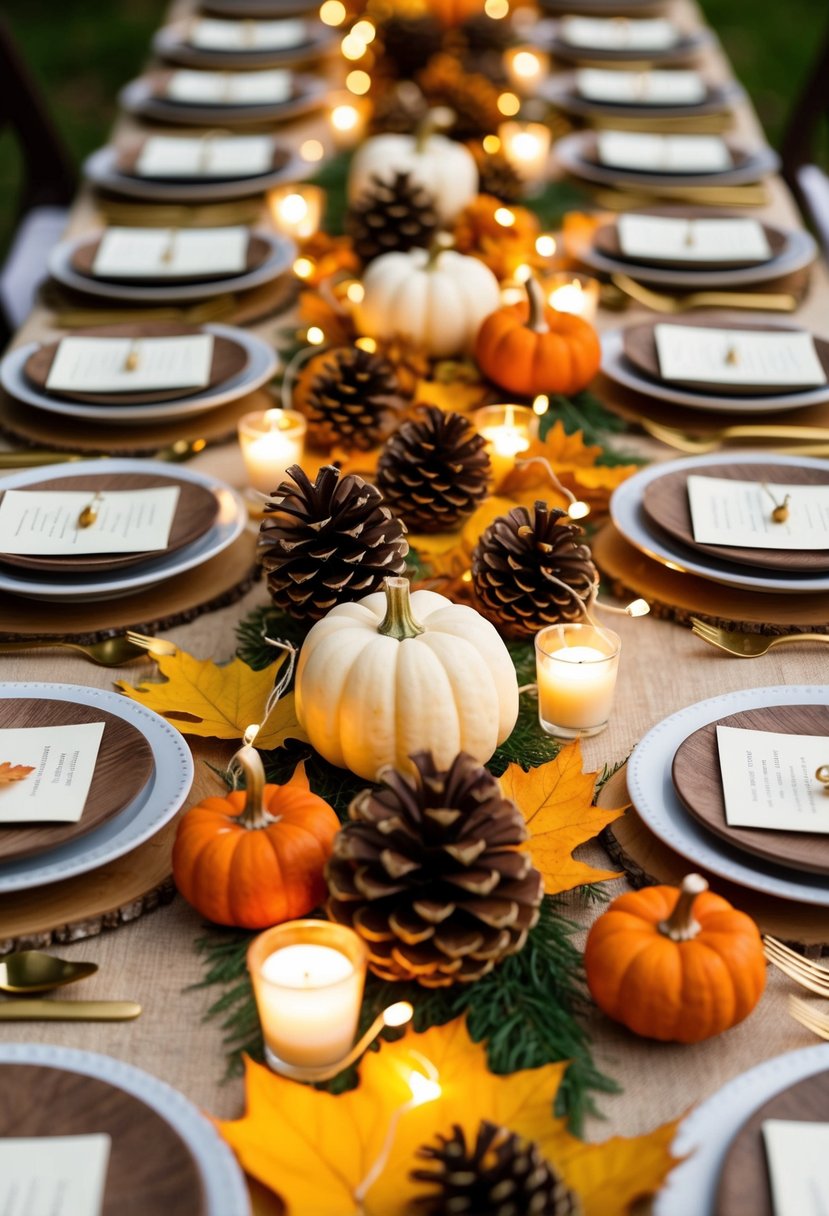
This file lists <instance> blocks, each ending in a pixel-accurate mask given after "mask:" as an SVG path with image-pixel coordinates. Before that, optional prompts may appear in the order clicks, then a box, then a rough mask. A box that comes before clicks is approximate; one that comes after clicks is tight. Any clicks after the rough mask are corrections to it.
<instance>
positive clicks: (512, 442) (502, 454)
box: [473, 405, 537, 486]
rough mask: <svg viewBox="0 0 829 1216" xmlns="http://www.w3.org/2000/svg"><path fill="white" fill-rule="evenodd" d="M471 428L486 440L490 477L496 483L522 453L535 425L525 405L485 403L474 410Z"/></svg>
mask: <svg viewBox="0 0 829 1216" xmlns="http://www.w3.org/2000/svg"><path fill="white" fill-rule="evenodd" d="M473 422H474V424H475V429H476V430H477V431H478V433H479V434H480V435H481V436H482V438H484V439H485V440H486V444H487V451H488V453H489V460H490V465H491V468H492V480H493V483H494V485H496V486H499V485H500V484H501V482H502V481H503V480H504V478H505V477H506V476H507V474H508V473H510V472H511V471H512V469H513V468H514V467H515V460H516V457H517V456H519V455H520V454H521V453H522V452H526V450H527V448H528V447H529V446H530V443H531V441H532V437H533V434H534V432H535V428H536V425H537V424H536V419H535V415H534V414H533V412H532V410H530V409H527V407H526V406H525V405H485V406H483V408H482V409H479V410H476V411H475V415H474V418H473Z"/></svg>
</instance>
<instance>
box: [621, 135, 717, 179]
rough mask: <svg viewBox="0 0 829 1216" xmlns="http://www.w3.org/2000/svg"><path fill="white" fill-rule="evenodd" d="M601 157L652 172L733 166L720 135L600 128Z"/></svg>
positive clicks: (714, 169) (713, 171)
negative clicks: (649, 133) (654, 133)
mask: <svg viewBox="0 0 829 1216" xmlns="http://www.w3.org/2000/svg"><path fill="white" fill-rule="evenodd" d="M597 145H598V152H599V161H600V163H601V164H603V165H606V166H607V167H608V168H613V169H635V170H639V171H642V172H650V173H720V172H723V171H724V170H725V169H731V168H732V167H733V163H734V162H733V160H732V158H731V153H730V151H729V150H728V145H727V144H726V143H725V142H724V140H722V139H720V137H719V136H718V135H648V134H645V133H643V132H639V131H600V132H599V134H598V137H597Z"/></svg>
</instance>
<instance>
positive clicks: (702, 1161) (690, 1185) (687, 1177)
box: [653, 1043, 829, 1216]
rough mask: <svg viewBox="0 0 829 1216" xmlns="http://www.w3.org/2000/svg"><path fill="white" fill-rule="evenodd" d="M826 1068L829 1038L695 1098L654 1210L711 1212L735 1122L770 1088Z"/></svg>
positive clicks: (662, 1215)
mask: <svg viewBox="0 0 829 1216" xmlns="http://www.w3.org/2000/svg"><path fill="white" fill-rule="evenodd" d="M827 1068H829V1043H823V1044H816V1045H815V1046H814V1047H801V1048H800V1050H799V1051H787V1052H786V1053H785V1054H784V1055H782V1056H774V1057H773V1058H772V1059H771V1060H765V1061H764V1062H763V1063H762V1064H758V1065H757V1066H756V1067H755V1068H750V1069H749V1070H748V1072H744V1073H740V1075H739V1076H736V1077H734V1078H733V1079H732V1080H731V1081H729V1082H728V1083H727V1084H726V1085H723V1087H722V1089H718V1090H717V1092H716V1093H715V1094H712V1095H711V1097H710V1098H707V1099H706V1100H705V1102H702V1103H700V1105H699V1106H697V1107H696V1108H695V1109H694V1110H693V1111H691V1114H690V1115H688V1117H687V1118H686V1119H683V1121H682V1123H680V1125H679V1130H678V1131H677V1134H676V1139H675V1140H674V1142H673V1144H672V1145H671V1151H672V1153H673V1154H674V1156H675V1157H678V1158H684V1160H680V1162H679V1164H678V1165H677V1166H676V1167H675V1168H674V1169H673V1170H672V1172H671V1173H670V1175H669V1176H668V1180H667V1182H666V1183H665V1185H664V1187H663V1188H662V1190H661V1191H660V1192H659V1193H658V1194H657V1195H656V1197H655V1199H654V1203H653V1216H715V1207H714V1205H715V1202H716V1198H717V1187H718V1184H719V1180H720V1173H721V1172H722V1168H723V1165H724V1164H725V1158H726V1155H727V1153H728V1150H729V1148H730V1146H731V1143H732V1141H733V1139H734V1137H735V1136H736V1135H737V1133H738V1132H739V1130H740V1128H741V1127H742V1126H743V1125H744V1124H745V1123H746V1121H747V1120H748V1119H750V1118H751V1116H752V1115H753V1114H754V1112H755V1111H757V1110H759V1109H760V1107H761V1106H765V1104H766V1102H768V1101H769V1100H770V1099H771V1098H773V1097H774V1096H775V1094H779V1093H780V1092H781V1091H782V1090H784V1089H788V1088H789V1086H790V1085H795V1084H796V1083H797V1082H798V1081H804V1080H805V1079H806V1078H807V1077H814V1076H816V1075H817V1074H818V1073H820V1072H823V1071H824V1070H825V1069H827ZM804 1216H806V1213H804Z"/></svg>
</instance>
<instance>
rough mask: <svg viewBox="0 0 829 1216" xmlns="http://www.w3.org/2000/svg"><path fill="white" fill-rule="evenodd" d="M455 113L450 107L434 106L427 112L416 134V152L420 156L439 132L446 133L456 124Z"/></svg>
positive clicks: (418, 125)
mask: <svg viewBox="0 0 829 1216" xmlns="http://www.w3.org/2000/svg"><path fill="white" fill-rule="evenodd" d="M454 119H455V115H454V111H453V110H450V108H449V107H448V106H434V107H433V108H432V109H431V110H427V111H426V113H425V114H424V115H423V117H422V118H421V120H420V122H419V123H418V124H417V128H416V129H415V133H414V150H415V152H416V153H417V155H418V156H422V155H423V153H424V152H425V151H426V145H427V144H428V142H429V140H430V139H431V138H432V136H433V135H435V134H437V132H438V131H445V130H446V128H447V127H451V125H452V123H453V122H454Z"/></svg>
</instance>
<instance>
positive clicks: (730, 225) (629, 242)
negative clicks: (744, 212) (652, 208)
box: [616, 214, 771, 262]
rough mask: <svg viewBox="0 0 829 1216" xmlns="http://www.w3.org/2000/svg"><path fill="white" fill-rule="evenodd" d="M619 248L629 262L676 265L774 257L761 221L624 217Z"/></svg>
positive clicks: (657, 216) (761, 259)
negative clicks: (659, 260) (665, 261)
mask: <svg viewBox="0 0 829 1216" xmlns="http://www.w3.org/2000/svg"><path fill="white" fill-rule="evenodd" d="M616 227H617V231H618V233H619V244H620V246H621V249H622V252H623V253H624V254H625V255H626V256H627V257H629V258H637V257H639V258H643V259H645V260H646V261H652V260H653V259H656V258H664V259H670V260H671V261H672V262H676V261H683V262H736V261H740V260H743V261H746V262H748V261H752V262H765V261H767V260H768V259H769V258H770V257H771V248H770V247H769V243H768V240H767V239H766V234H765V232H764V231H763V226H762V224H758V222H757V220H751V219H748V220H742V219H724V220H715V219H697V218H694V219H685V218H680V219H673V218H671V217H669V216H659V215H634V214H628V215H620V216H619V219H618V221H617V225H616Z"/></svg>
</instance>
